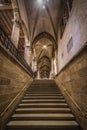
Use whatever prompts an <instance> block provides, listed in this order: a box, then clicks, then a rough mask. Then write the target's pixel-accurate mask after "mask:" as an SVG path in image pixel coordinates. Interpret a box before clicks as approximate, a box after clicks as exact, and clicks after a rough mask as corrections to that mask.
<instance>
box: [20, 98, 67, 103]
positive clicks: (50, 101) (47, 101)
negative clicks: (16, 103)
mask: <svg viewBox="0 0 87 130" xmlns="http://www.w3.org/2000/svg"><path fill="white" fill-rule="evenodd" d="M21 102H22V103H65V102H66V101H65V100H64V99H51V100H50V99H38V100H36V99H32V100H31V99H26V100H22V101H21Z"/></svg>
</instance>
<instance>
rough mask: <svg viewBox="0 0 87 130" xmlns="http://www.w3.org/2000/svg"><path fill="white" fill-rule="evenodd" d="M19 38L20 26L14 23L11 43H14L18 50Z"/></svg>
mask: <svg viewBox="0 0 87 130" xmlns="http://www.w3.org/2000/svg"><path fill="white" fill-rule="evenodd" d="M19 37H20V25H19V24H18V23H17V22H16V21H14V24H13V30H12V35H11V41H12V42H13V44H14V45H15V47H16V48H18V42H19Z"/></svg>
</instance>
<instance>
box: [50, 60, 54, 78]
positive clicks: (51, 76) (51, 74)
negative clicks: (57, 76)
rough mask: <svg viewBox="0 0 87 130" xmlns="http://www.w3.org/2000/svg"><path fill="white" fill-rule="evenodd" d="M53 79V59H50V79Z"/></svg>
mask: <svg viewBox="0 0 87 130" xmlns="http://www.w3.org/2000/svg"><path fill="white" fill-rule="evenodd" d="M53 77H54V59H53V58H52V61H51V73H50V78H53Z"/></svg>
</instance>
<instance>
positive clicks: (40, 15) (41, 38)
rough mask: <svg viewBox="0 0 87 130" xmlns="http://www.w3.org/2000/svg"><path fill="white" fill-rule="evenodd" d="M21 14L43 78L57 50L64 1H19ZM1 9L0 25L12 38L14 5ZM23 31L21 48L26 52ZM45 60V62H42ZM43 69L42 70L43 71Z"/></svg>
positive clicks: (47, 72)
mask: <svg viewBox="0 0 87 130" xmlns="http://www.w3.org/2000/svg"><path fill="white" fill-rule="evenodd" d="M17 2H18V6H19V12H20V16H21V19H22V21H23V22H24V24H25V26H26V28H27V31H28V34H29V40H30V42H31V47H32V48H33V49H34V51H35V59H36V61H37V63H38V68H39V69H40V73H41V75H42V76H41V77H44V75H46V74H47V77H48V76H49V73H50V70H51V60H52V58H53V56H54V52H55V50H56V48H57V39H58V23H59V19H60V8H61V2H62V0H17ZM3 7H4V8H1V7H0V25H1V26H3V28H4V29H5V31H6V33H7V34H8V36H9V37H10V36H11V32H12V26H13V22H12V19H13V10H12V5H11V4H10V5H8V8H7V6H6V8H5V6H3ZM23 35H24V34H23V31H22V29H21V33H20V40H19V48H20V49H21V50H24V36H23ZM42 59H43V60H42ZM41 67H42V69H41Z"/></svg>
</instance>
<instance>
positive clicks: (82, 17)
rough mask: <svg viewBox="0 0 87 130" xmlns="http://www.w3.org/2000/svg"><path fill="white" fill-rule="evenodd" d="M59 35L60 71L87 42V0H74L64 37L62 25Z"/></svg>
mask: <svg viewBox="0 0 87 130" xmlns="http://www.w3.org/2000/svg"><path fill="white" fill-rule="evenodd" d="M58 35H59V36H58V59H59V65H58V67H59V71H60V70H61V69H62V68H63V67H64V66H65V65H66V64H67V63H68V62H70V60H71V59H72V58H73V57H74V56H75V55H77V53H78V52H79V50H81V49H82V48H83V47H84V45H85V44H87V0H73V7H72V10H71V13H70V16H69V19H68V22H67V25H66V27H65V30H64V33H63V36H62V38H61V37H60V36H61V35H60V27H59V31H58ZM69 49H70V50H69Z"/></svg>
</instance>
